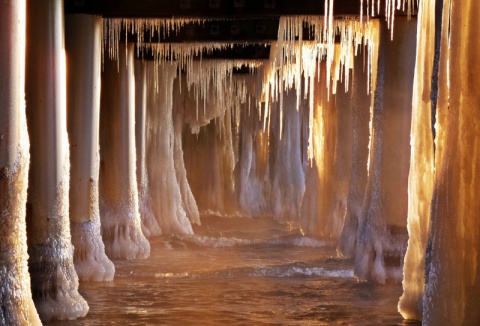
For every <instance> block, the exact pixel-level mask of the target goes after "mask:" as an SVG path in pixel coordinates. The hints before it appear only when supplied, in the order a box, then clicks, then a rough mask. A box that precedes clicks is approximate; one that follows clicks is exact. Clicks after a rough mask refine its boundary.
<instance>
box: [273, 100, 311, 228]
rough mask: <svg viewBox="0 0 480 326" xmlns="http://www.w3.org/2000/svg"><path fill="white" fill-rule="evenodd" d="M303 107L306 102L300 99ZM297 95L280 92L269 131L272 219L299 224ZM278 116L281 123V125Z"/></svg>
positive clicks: (301, 174)
mask: <svg viewBox="0 0 480 326" xmlns="http://www.w3.org/2000/svg"><path fill="white" fill-rule="evenodd" d="M301 102H303V106H306V101H305V100H302V101H301ZM296 103H297V94H296V92H294V91H293V90H290V91H285V93H284V94H283V106H284V107H283V116H282V112H281V111H280V106H281V105H282V103H280V102H274V103H272V105H273V110H272V112H271V114H272V117H271V118H272V127H271V128H272V129H271V130H270V155H271V162H272V163H271V165H270V168H271V177H272V184H271V198H270V205H271V207H272V212H273V214H274V216H275V218H276V219H277V220H278V221H279V222H281V223H292V224H294V225H298V222H299V221H298V217H299V214H300V207H301V202H302V196H303V193H304V191H305V169H304V161H303V160H302V154H301V153H302V150H301V148H302V141H301V136H302V135H301V132H300V130H301V129H300V126H301V112H300V111H298V110H297V105H296ZM281 119H283V120H284V121H283V126H282V127H281V128H280V124H281Z"/></svg>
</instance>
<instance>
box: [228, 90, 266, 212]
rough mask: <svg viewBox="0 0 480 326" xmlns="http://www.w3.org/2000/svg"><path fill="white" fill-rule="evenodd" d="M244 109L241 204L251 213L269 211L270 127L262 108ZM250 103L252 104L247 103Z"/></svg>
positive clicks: (240, 144)
mask: <svg viewBox="0 0 480 326" xmlns="http://www.w3.org/2000/svg"><path fill="white" fill-rule="evenodd" d="M252 103H255V98H253V99H251V104H250V105H251V106H252V107H251V108H250V109H249V108H248V107H247V106H245V107H242V109H241V124H240V135H239V137H240V140H239V161H238V163H237V167H236V169H237V171H238V172H237V173H238V174H237V176H238V182H237V184H238V188H237V189H236V190H237V192H238V198H239V206H240V210H241V212H242V213H244V214H246V215H248V216H259V215H262V214H266V213H270V203H269V200H270V187H269V186H270V181H269V175H270V173H269V164H268V163H269V162H268V161H269V160H268V151H269V149H268V148H269V147H268V131H264V130H263V121H262V120H261V119H260V116H259V115H261V110H259V109H257V108H255V107H254V104H252ZM247 105H249V104H247Z"/></svg>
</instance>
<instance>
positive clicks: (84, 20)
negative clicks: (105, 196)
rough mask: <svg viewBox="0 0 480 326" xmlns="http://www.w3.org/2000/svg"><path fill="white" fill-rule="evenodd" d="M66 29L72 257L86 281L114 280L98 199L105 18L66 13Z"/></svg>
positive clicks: (113, 268)
mask: <svg viewBox="0 0 480 326" xmlns="http://www.w3.org/2000/svg"><path fill="white" fill-rule="evenodd" d="M65 33H66V42H65V44H66V50H67V70H68V74H67V76H68V80H67V85H68V91H67V95H68V98H67V108H68V110H67V111H68V112H67V113H68V114H67V121H68V132H69V139H70V162H71V163H70V228H71V234H72V243H73V246H74V253H73V261H74V264H75V269H76V271H77V274H78V277H79V279H80V280H81V281H111V280H112V279H113V275H114V274H115V267H114V266H113V263H112V262H111V261H110V260H109V259H108V257H107V256H106V255H105V246H104V244H103V240H102V236H101V234H100V210H99V202H98V200H99V197H98V178H99V165H100V152H99V150H100V148H99V131H100V130H99V128H100V125H99V122H100V75H101V44H102V43H101V41H102V39H101V37H102V19H101V18H100V17H96V16H91V15H79V14H78V15H67V16H66V22H65Z"/></svg>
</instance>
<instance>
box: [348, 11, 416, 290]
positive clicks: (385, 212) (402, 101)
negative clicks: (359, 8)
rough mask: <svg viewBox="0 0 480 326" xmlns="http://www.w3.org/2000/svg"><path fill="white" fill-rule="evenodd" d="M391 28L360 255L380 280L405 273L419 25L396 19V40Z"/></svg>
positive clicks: (382, 60) (384, 46)
mask: <svg viewBox="0 0 480 326" xmlns="http://www.w3.org/2000/svg"><path fill="white" fill-rule="evenodd" d="M386 31H387V29H386V27H381V28H380V38H379V40H380V47H379V54H378V66H377V74H378V75H377V82H376V87H375V89H374V91H375V96H374V101H373V116H372V120H371V134H370V135H371V136H370V154H369V155H370V157H369V162H370V163H369V176H368V181H367V187H366V192H365V198H364V204H363V209H364V211H363V213H362V215H361V218H360V219H359V221H358V223H359V224H358V228H357V248H356V256H355V274H356V276H357V277H358V278H359V279H362V280H365V279H367V280H368V279H370V280H375V281H377V282H379V283H385V282H386V281H387V280H393V281H395V282H400V281H401V280H402V277H403V275H402V270H401V268H402V265H403V256H404V254H405V248H404V247H405V243H406V236H407V234H406V232H405V231H406V229H405V227H406V219H407V180H408V169H409V160H410V157H409V156H410V155H406V154H405V153H410V149H409V142H408V139H409V131H410V120H411V105H412V104H411V98H412V86H411V81H412V80H413V73H414V70H413V67H414V60H415V57H414V55H413V54H414V53H415V37H412V35H415V32H416V25H415V24H411V23H409V22H408V21H406V19H403V20H398V19H397V27H396V29H395V38H394V40H393V42H390V41H388V40H387V39H386V38H385V34H386ZM393 198H395V200H393ZM404 229H405V231H404Z"/></svg>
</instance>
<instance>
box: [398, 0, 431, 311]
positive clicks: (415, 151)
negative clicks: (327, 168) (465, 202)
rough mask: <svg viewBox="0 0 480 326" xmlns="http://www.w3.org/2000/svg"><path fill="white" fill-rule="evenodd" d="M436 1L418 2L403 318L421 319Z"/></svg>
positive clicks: (427, 216) (428, 194) (401, 307)
mask: <svg viewBox="0 0 480 326" xmlns="http://www.w3.org/2000/svg"><path fill="white" fill-rule="evenodd" d="M434 13H435V0H423V1H422V2H421V3H420V10H419V15H418V29H417V58H416V66H415V77H414V81H413V102H412V110H413V112H412V128H411V134H410V143H411V157H410V173H409V180H408V234H409V239H408V247H407V252H406V255H405V263H404V269H403V275H404V278H403V295H402V297H401V298H400V302H399V304H398V309H399V312H400V313H401V314H402V316H403V317H404V318H405V319H416V320H421V319H422V298H423V291H424V287H425V252H426V247H427V240H428V230H429V224H430V203H431V199H432V193H433V178H434V153H433V146H434V145H433V137H432V130H431V128H432V126H431V121H432V120H431V119H432V113H431V111H432V110H431V105H432V103H431V99H430V93H431V78H432V70H433V58H434V51H435V49H434V46H435V15H434Z"/></svg>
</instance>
